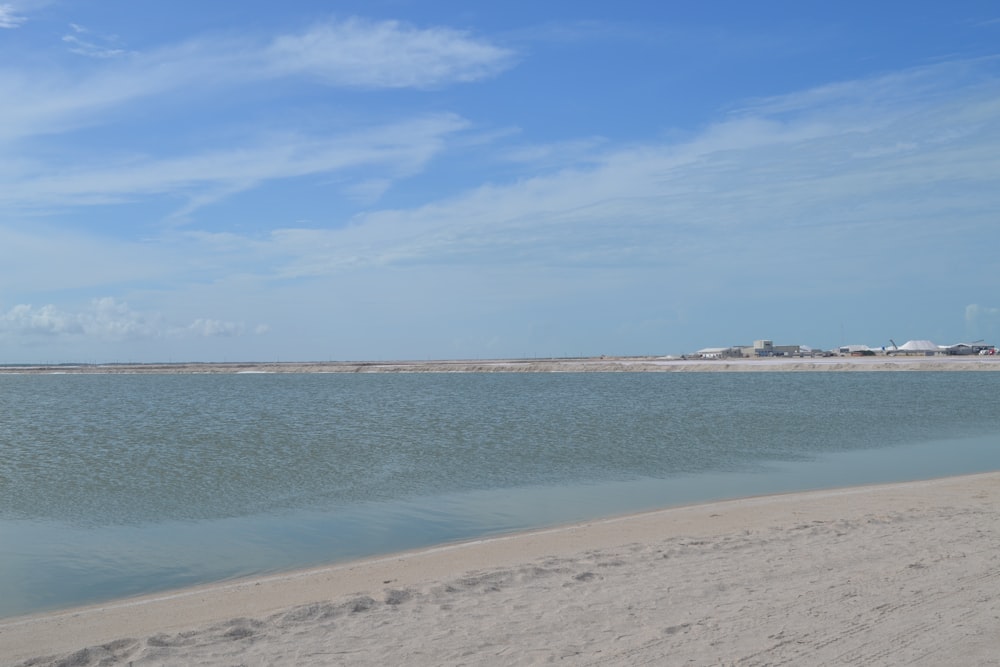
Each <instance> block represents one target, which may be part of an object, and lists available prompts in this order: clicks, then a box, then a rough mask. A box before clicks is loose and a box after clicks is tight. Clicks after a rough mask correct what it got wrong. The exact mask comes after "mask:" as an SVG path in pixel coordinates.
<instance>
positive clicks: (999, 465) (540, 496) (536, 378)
mask: <svg viewBox="0 0 1000 667" xmlns="http://www.w3.org/2000/svg"><path fill="white" fill-rule="evenodd" d="M998 396H1000V373H958V372H918V373H917V372H871V373H863V372H854V373H833V372H816V373H608V374H603V373H583V374H287V375H286V374H274V375H269V374H245V375H239V374H236V375H4V376H0V415H2V416H0V616H12V615H17V614H22V613H29V612H34V611H41V610H49V609H56V608H61V607H66V606H70V605H75V604H81V603H88V602H95V601H101V600H106V599H110V598H115V597H121V596H126V595H134V594H140V593H148V592H153V591H158V590H165V589H170V588H176V587H180V586H185V585H190V584H196V583H204V582H209V581H217V580H224V579H228V578H233V577H239V576H246V575H251V574H261V573H266V572H274V571H279V570H285V569H292V568H297V567H305V566H309V565H317V564H321V563H327V562H332V561H336V560H343V559H349V558H356V557H360V556H365V555H372V554H378V553H386V552H390V551H397V550H401V549H407V548H413V547H418V546H424V545H430V544H436V543H441V542H446V541H452V540H460V539H468V538H472V537H477V536H482V535H488V534H496V533H500V532H505V531H512V530H518V529H524V528H531V527H540V526H545V525H551V524H556V523H561V522H568V521H575V520H581V519H587V518H593V517H597V516H607V515H611V514H617V513H623V512H630V511H637V510H642V509H649V508H653V507H662V506H667V505H672V504H681V503H690V502H699V501H705V500H712V499H719V498H727V497H736V496H742V495H749V494H761V493H772V492H782V491H792V490H800V489H808V488H822V487H831V486H843V485H851V484H860V483H872V482H886V481H901V480H906V479H918V478H927V477H935V476H941V475H951V474H960V473H967V472H979V471H985V470H997V469H1000V401H998V400H997V397H998Z"/></svg>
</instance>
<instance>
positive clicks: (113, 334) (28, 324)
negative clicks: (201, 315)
mask: <svg viewBox="0 0 1000 667" xmlns="http://www.w3.org/2000/svg"><path fill="white" fill-rule="evenodd" d="M266 331H267V328H266V327H263V326H259V327H257V328H256V329H255V330H254V333H257V334H260V333H264V332H266ZM246 333H247V327H246V325H244V324H242V323H236V322H225V321H222V320H213V319H198V320H195V321H194V322H192V323H191V324H189V325H187V326H181V327H176V326H170V325H168V324H167V323H166V322H165V321H164V318H163V316H162V315H161V314H159V313H155V312H140V311H136V310H133V309H132V308H130V307H129V305H128V304H127V303H124V302H121V301H118V300H116V299H114V298H112V297H103V298H99V299H94V300H93V301H91V303H90V304H89V306H88V307H87V308H86V309H84V310H81V311H78V312H67V311H65V310H61V309H59V308H57V307H56V306H54V305H51V304H49V305H45V306H40V307H35V306H32V305H30V304H19V305H16V306H14V307H13V308H11V309H10V310H8V311H7V312H6V313H0V337H4V336H12V337H17V338H31V337H44V338H50V337H87V338H93V339H96V340H102V341H125V340H141V339H150V338H162V337H172V338H182V337H202V338H208V337H232V336H242V335H244V334H246Z"/></svg>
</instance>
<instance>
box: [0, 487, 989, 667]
mask: <svg viewBox="0 0 1000 667" xmlns="http://www.w3.org/2000/svg"><path fill="white" fill-rule="evenodd" d="M998 503H1000V473H997V472H994V473H980V474H975V475H968V476H962V477H949V478H941V479H934V480H926V481H917V482H902V483H894V484H885V485H875V486H861V487H847V488H839V489H826V490H818V491H806V492H797V493H791V494H781V495H769V496H757V497H751V498H742V499H737V500H726V501H720V502H713V503H707V504H699V505H690V506H683V507H673V508H667V509H662V510H655V511H651V512H643V513H639V514H630V515H626V516H619V517H612V518H607V519H599V520H594V521H587V522H583V523H578V524H572V525H565V526H556V527H552V528H546V529H540V530H533V531H528V532H523V533H516V534H510V535H501V536H496V537H490V538H482V539H476V540H471V541H466V542H459V543H453V544H445V545H440V546H437V547H431V548H426V549H420V550H415V551H410V552H405V553H397V554H391V555H387V556H381V557H376V558H369V559H365V560H361V561H355V562H349V563H341V564H336V565H331V566H327V567H321V568H313V569H309V570H303V571H297V572H289V573H284V574H278V575H271V576H265V577H258V578H254V579H249V580H239V581H232V582H224V583H219V584H212V585H205V586H199V587H196V588H191V589H183V590H179V591H173V592H169V593H163V594H154V595H148V596H144V597H140V598H134V599H127V600H119V601H114V602H110V603H107V604H99V605H91V606H88V607H83V608H78V609H70V610H64V611H57V612H52V613H47V614H39V615H32V616H27V617H18V618H12V619H5V620H3V621H0V647H3V651H2V652H0V654H2V655H3V656H4V657H3V662H2V664H4V665H22V664H23V665H28V664H30V665H47V664H58V660H64V659H68V658H72V661H73V662H72V664H76V665H96V664H98V663H101V661H102V660H103V661H107V662H104V663H101V664H135V665H144V664H146V665H161V664H178V665H180V664H237V663H244V664H331V662H333V663H336V662H338V661H346V662H350V663H351V664H394V663H395V664H403V663H404V662H405V663H407V664H427V665H430V664H457V663H465V664H536V663H541V662H545V661H547V660H550V659H562V660H564V661H566V662H568V663H569V664H611V665H619V664H620V665H625V664H642V663H650V664H653V663H655V664H664V662H669V663H672V664H679V663H683V662H684V661H685V660H691V661H693V662H695V663H697V664H701V663H713V664H715V663H720V662H729V661H732V662H740V663H745V664H761V663H773V662H782V661H792V662H796V661H801V659H802V658H804V657H806V656H808V657H809V662H810V663H813V664H817V663H820V662H824V661H830V662H842V661H845V660H847V658H848V657H851V659H852V660H856V661H859V662H861V663H863V664H890V663H898V662H901V661H902V662H907V661H913V662H916V663H917V664H928V665H929V664H935V665H940V664H956V665H957V664H963V665H968V664H997V662H996V660H997V659H996V658H995V657H993V656H1000V586H998V585H997V584H998V583H1000V517H998V514H1000V513H998V512H997V511H996V508H997V507H998V506H1000V505H998ZM931 619H932V620H931ZM44 656H48V657H44ZM904 657H905V659H903V658H904Z"/></svg>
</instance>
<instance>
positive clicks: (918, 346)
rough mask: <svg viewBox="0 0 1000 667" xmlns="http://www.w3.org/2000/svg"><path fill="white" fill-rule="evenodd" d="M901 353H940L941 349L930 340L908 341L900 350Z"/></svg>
mask: <svg viewBox="0 0 1000 667" xmlns="http://www.w3.org/2000/svg"><path fill="white" fill-rule="evenodd" d="M896 349H897V350H899V351H900V352H940V351H941V348H939V347H938V346H937V345H935V344H934V343H932V342H930V341H929V340H908V341H906V342H905V343H903V344H902V345H900V346H899V347H898V348H896Z"/></svg>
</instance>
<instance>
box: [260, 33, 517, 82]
mask: <svg viewBox="0 0 1000 667" xmlns="http://www.w3.org/2000/svg"><path fill="white" fill-rule="evenodd" d="M260 55H261V60H262V61H263V63H264V64H265V66H266V67H267V71H269V72H270V74H271V75H273V76H281V75H310V76H314V77H317V78H318V79H320V80H322V81H324V82H325V83H328V84H330V85H337V86H356V87H362V88H432V87H437V86H442V85H446V84H451V83H465V82H470V81H477V80H479V79H484V78H487V77H491V76H495V75H496V74H498V73H500V72H501V71H503V70H505V69H507V68H508V67H510V66H511V65H512V64H513V62H514V59H515V54H514V52H513V51H511V50H510V49H507V48H503V47H500V46H496V45H494V44H492V43H489V42H486V41H483V40H479V39H475V38H474V37H472V36H471V35H469V34H468V33H466V32H463V31H459V30H454V29H451V28H441V27H434V28H416V27H413V26H409V25H406V24H403V23H400V22H398V21H381V22H375V21H366V20H362V19H358V18H352V19H347V20H345V21H331V22H328V23H323V24H320V25H315V26H312V27H311V28H309V29H308V30H306V31H304V32H301V33H298V34H291V35H281V36H279V37H276V38H275V39H274V40H273V41H272V42H271V43H270V44H269V45H268V46H267V48H266V49H265V50H264V51H263V53H261V54H260Z"/></svg>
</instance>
